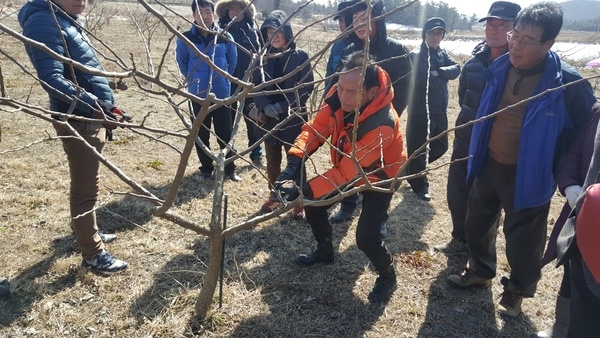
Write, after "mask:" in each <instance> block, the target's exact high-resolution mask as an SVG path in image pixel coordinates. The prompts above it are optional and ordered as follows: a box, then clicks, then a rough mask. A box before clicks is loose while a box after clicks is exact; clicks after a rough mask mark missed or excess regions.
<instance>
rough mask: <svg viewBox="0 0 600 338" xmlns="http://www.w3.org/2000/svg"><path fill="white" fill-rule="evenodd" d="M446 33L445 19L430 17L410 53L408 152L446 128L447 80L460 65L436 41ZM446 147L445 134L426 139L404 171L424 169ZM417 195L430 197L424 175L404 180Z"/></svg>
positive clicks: (413, 151)
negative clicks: (416, 44) (411, 80)
mask: <svg viewBox="0 0 600 338" xmlns="http://www.w3.org/2000/svg"><path fill="white" fill-rule="evenodd" d="M445 35H446V22H445V21H444V19H442V18H438V17H433V18H430V19H429V20H427V21H426V22H425V25H424V26H423V32H422V36H423V42H422V43H421V48H420V49H419V50H416V51H412V52H411V53H410V59H411V61H412V64H413V67H414V70H413V74H412V75H413V76H412V78H413V83H412V85H411V89H412V90H411V98H410V101H409V104H408V119H407V122H406V145H407V149H408V156H409V157H410V156H411V155H412V154H414V153H415V152H416V151H417V150H418V149H419V148H420V147H421V146H423V145H424V144H425V143H426V142H427V140H428V139H430V138H433V137H435V136H438V135H440V134H442V133H443V132H445V131H446V130H447V129H448V116H447V109H448V81H449V80H454V79H456V78H457V77H458V75H460V66H459V65H458V63H457V62H456V61H454V59H452V57H451V56H450V55H448V53H446V51H445V50H444V49H442V48H440V42H441V41H442V40H443V39H444V36H445ZM447 150H448V135H447V134H446V135H443V136H440V137H439V138H438V139H436V140H434V141H432V142H430V143H429V144H428V145H427V147H426V148H425V149H423V150H422V151H421V152H419V154H418V156H417V157H415V158H413V159H411V160H409V162H408V173H409V174H418V173H420V172H422V171H423V170H425V168H426V167H427V163H428V162H429V163H431V162H433V161H435V160H437V159H438V158H440V157H442V155H444V153H446V151H447ZM408 183H409V184H410V186H411V187H412V190H413V191H414V192H415V194H417V196H418V197H419V198H420V199H422V200H424V201H430V200H431V196H430V195H429V181H428V180H427V176H421V177H415V178H411V179H409V180H408Z"/></svg>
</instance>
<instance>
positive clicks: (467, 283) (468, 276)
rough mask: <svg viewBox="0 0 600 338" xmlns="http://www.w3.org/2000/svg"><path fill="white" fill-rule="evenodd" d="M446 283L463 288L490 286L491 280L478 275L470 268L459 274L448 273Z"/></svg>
mask: <svg viewBox="0 0 600 338" xmlns="http://www.w3.org/2000/svg"><path fill="white" fill-rule="evenodd" d="M447 280H448V283H449V284H450V285H451V286H454V287H456V288H459V289H465V288H470V287H480V288H485V289H487V288H489V287H490V286H492V280H491V279H487V278H483V277H479V276H478V275H477V274H476V273H475V271H473V270H472V269H471V268H467V269H465V272H464V273H463V274H461V275H450V276H448V279H447Z"/></svg>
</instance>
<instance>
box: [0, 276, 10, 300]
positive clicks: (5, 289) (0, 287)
mask: <svg viewBox="0 0 600 338" xmlns="http://www.w3.org/2000/svg"><path fill="white" fill-rule="evenodd" d="M8 298H10V283H9V282H8V279H6V278H4V277H0V299H8Z"/></svg>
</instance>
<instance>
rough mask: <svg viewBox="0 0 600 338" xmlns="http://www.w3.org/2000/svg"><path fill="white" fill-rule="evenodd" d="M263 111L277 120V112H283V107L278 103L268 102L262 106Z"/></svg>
mask: <svg viewBox="0 0 600 338" xmlns="http://www.w3.org/2000/svg"><path fill="white" fill-rule="evenodd" d="M263 113H265V115H267V116H268V117H270V118H273V119H275V120H277V121H279V114H282V113H283V107H281V104H279V103H273V104H268V105H266V106H265V107H264V108H263Z"/></svg>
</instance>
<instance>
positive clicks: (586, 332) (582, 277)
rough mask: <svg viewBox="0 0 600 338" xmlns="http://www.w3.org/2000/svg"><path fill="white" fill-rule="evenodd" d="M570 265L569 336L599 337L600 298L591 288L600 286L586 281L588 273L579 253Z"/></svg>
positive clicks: (574, 337)
mask: <svg viewBox="0 0 600 338" xmlns="http://www.w3.org/2000/svg"><path fill="white" fill-rule="evenodd" d="M569 264H570V267H571V314H570V319H569V333H568V335H567V336H568V337H570V338H587V337H590V338H591V337H598V333H599V332H600V320H599V319H600V298H598V297H597V296H596V295H594V294H593V293H592V292H591V291H590V286H592V287H595V288H600V285H599V284H598V283H594V281H590V280H589V279H588V280H587V281H586V272H585V271H584V267H583V261H582V258H581V254H580V253H579V251H577V252H576V253H575V254H574V256H573V257H571V260H570V261H569ZM587 274H588V278H592V277H591V276H589V275H590V273H589V271H587ZM588 282H591V283H588ZM590 284H591V285H590Z"/></svg>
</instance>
